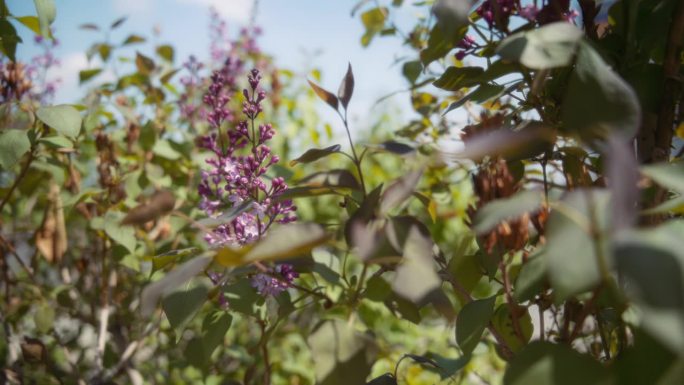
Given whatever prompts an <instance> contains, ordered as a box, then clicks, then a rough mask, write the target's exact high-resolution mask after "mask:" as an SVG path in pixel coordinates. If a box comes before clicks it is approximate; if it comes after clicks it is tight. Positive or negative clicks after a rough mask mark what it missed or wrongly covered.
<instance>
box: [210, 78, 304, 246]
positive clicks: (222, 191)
mask: <svg viewBox="0 0 684 385" xmlns="http://www.w3.org/2000/svg"><path fill="white" fill-rule="evenodd" d="M260 80H261V75H260V74H259V71H258V70H256V69H254V70H252V71H251V73H250V75H249V76H248V81H249V89H244V90H243V95H244V97H245V101H244V102H243V106H242V113H243V114H244V115H245V117H246V119H245V120H242V121H240V122H239V123H237V124H236V125H235V126H234V127H233V128H232V129H226V130H225V131H222V127H223V123H224V122H226V121H231V117H232V116H231V113H230V111H229V110H228V108H226V104H227V103H228V101H229V100H230V98H229V97H228V95H227V93H226V91H225V90H226V81H227V78H226V77H225V76H224V75H223V73H222V72H221V71H216V72H214V73H213V74H212V76H211V85H210V86H209V91H208V92H207V93H206V94H205V96H204V103H205V104H206V106H207V108H208V113H207V121H208V122H209V125H210V126H211V128H212V132H211V133H210V134H209V135H206V136H203V137H201V138H200V140H199V145H200V146H201V147H202V148H204V149H207V150H209V151H211V152H213V153H214V156H213V157H212V158H210V159H208V160H207V164H208V165H209V168H208V170H205V171H203V172H202V173H201V181H200V184H199V186H198V192H199V194H200V196H201V202H200V207H201V208H202V209H203V210H204V211H205V212H206V213H207V215H209V216H212V217H217V216H219V215H221V214H222V213H223V212H224V211H225V210H227V209H230V208H231V207H233V206H235V205H239V204H242V203H243V202H252V206H251V208H250V209H249V210H248V211H246V212H244V213H242V214H240V215H238V216H237V217H236V218H235V219H233V220H232V221H230V222H228V223H225V224H222V225H220V226H218V227H217V228H215V229H214V230H212V231H211V232H210V233H209V234H207V235H206V237H205V239H206V241H207V242H208V243H209V244H210V245H212V246H224V245H234V246H239V245H245V244H248V243H251V242H254V241H256V240H257V239H259V238H260V237H261V236H262V235H263V234H264V233H265V232H266V231H267V230H268V228H269V227H270V226H271V225H272V224H273V223H287V222H291V221H294V220H295V219H296V217H295V215H294V212H295V210H296V207H295V206H294V205H293V204H292V201H291V200H278V199H277V198H278V197H279V196H280V195H282V193H283V192H285V191H286V190H287V184H286V183H285V181H284V180H283V178H279V177H276V178H272V179H270V180H269V178H267V177H266V173H267V171H268V168H269V167H270V166H272V165H274V164H275V163H277V162H278V161H279V157H278V156H277V155H275V154H272V153H271V149H270V147H268V145H267V142H268V141H269V140H270V139H271V138H272V137H273V136H274V135H275V130H274V129H273V127H272V126H271V125H270V124H261V125H259V126H258V128H257V126H256V119H257V118H258V117H259V115H260V114H261V112H262V111H263V107H262V105H261V103H262V102H263V101H264V100H265V98H266V93H265V92H264V91H262V90H260V89H259V82H260Z"/></svg>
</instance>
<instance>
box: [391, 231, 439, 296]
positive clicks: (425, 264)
mask: <svg viewBox="0 0 684 385" xmlns="http://www.w3.org/2000/svg"><path fill="white" fill-rule="evenodd" d="M402 241H404V239H402ZM432 248H433V242H432V240H431V239H430V238H429V237H428V236H426V235H425V234H423V233H422V232H421V231H420V230H419V228H418V227H417V226H411V227H410V228H409V231H408V234H407V236H406V238H405V242H404V244H403V256H404V258H403V260H402V263H401V264H400V265H399V266H398V267H397V268H396V275H395V277H394V281H393V282H392V290H394V292H395V293H396V294H398V295H399V296H401V297H402V298H405V299H407V300H409V301H411V302H412V303H414V304H416V305H418V306H422V305H423V304H425V303H426V302H428V301H433V300H435V299H438V298H437V297H439V296H440V295H439V294H438V293H441V291H440V290H439V289H440V287H441V284H442V281H441V279H439V276H438V275H437V273H436V272H435V269H434V267H433V262H432ZM442 294H443V293H442Z"/></svg>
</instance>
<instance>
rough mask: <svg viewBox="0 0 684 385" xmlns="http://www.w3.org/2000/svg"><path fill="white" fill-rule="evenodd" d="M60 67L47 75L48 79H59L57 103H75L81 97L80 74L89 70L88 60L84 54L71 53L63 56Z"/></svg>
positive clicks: (52, 69) (54, 68) (51, 70)
mask: <svg viewBox="0 0 684 385" xmlns="http://www.w3.org/2000/svg"><path fill="white" fill-rule="evenodd" d="M59 60H60V65H59V66H58V67H53V68H51V69H50V71H49V72H48V74H47V77H48V79H50V80H54V79H59V80H60V83H59V85H58V87H57V95H56V96H55V101H56V102H64V103H73V102H75V101H76V100H77V98H78V97H79V96H80V95H79V85H78V73H79V72H80V71H82V70H84V69H86V68H88V59H87V58H86V56H85V54H84V53H83V52H71V53H67V54H65V55H64V56H62V57H61V58H60V59H59Z"/></svg>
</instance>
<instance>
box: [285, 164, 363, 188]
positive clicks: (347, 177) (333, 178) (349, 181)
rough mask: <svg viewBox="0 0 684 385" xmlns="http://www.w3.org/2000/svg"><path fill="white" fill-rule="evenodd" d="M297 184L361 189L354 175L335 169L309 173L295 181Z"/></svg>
mask: <svg viewBox="0 0 684 385" xmlns="http://www.w3.org/2000/svg"><path fill="white" fill-rule="evenodd" d="M297 186H306V187H316V188H320V187H331V188H350V189H353V190H359V189H361V186H360V185H359V182H358V181H357V180H356V177H355V176H354V175H353V174H352V173H350V172H349V171H347V170H342V169H335V170H330V171H323V172H317V173H314V174H311V175H309V176H307V177H305V178H304V179H302V180H301V181H299V182H298V183H297Z"/></svg>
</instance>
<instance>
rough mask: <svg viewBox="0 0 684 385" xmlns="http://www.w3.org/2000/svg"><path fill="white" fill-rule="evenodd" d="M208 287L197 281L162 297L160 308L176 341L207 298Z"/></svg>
mask: <svg viewBox="0 0 684 385" xmlns="http://www.w3.org/2000/svg"><path fill="white" fill-rule="evenodd" d="M208 293H209V289H208V288H207V287H206V286H205V285H203V284H201V283H198V284H197V285H194V286H192V287H189V288H184V289H180V290H177V291H174V292H173V293H171V294H169V295H167V296H166V297H164V298H163V299H162V309H164V314H166V318H167V319H168V320H169V324H171V327H172V328H173V329H174V330H175V332H176V341H178V340H179V339H180V337H181V336H182V332H183V329H184V328H185V325H187V323H188V322H190V320H192V319H193V318H194V317H195V314H197V312H198V311H199V309H200V308H201V307H202V305H204V303H205V302H206V300H207V294H208Z"/></svg>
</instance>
